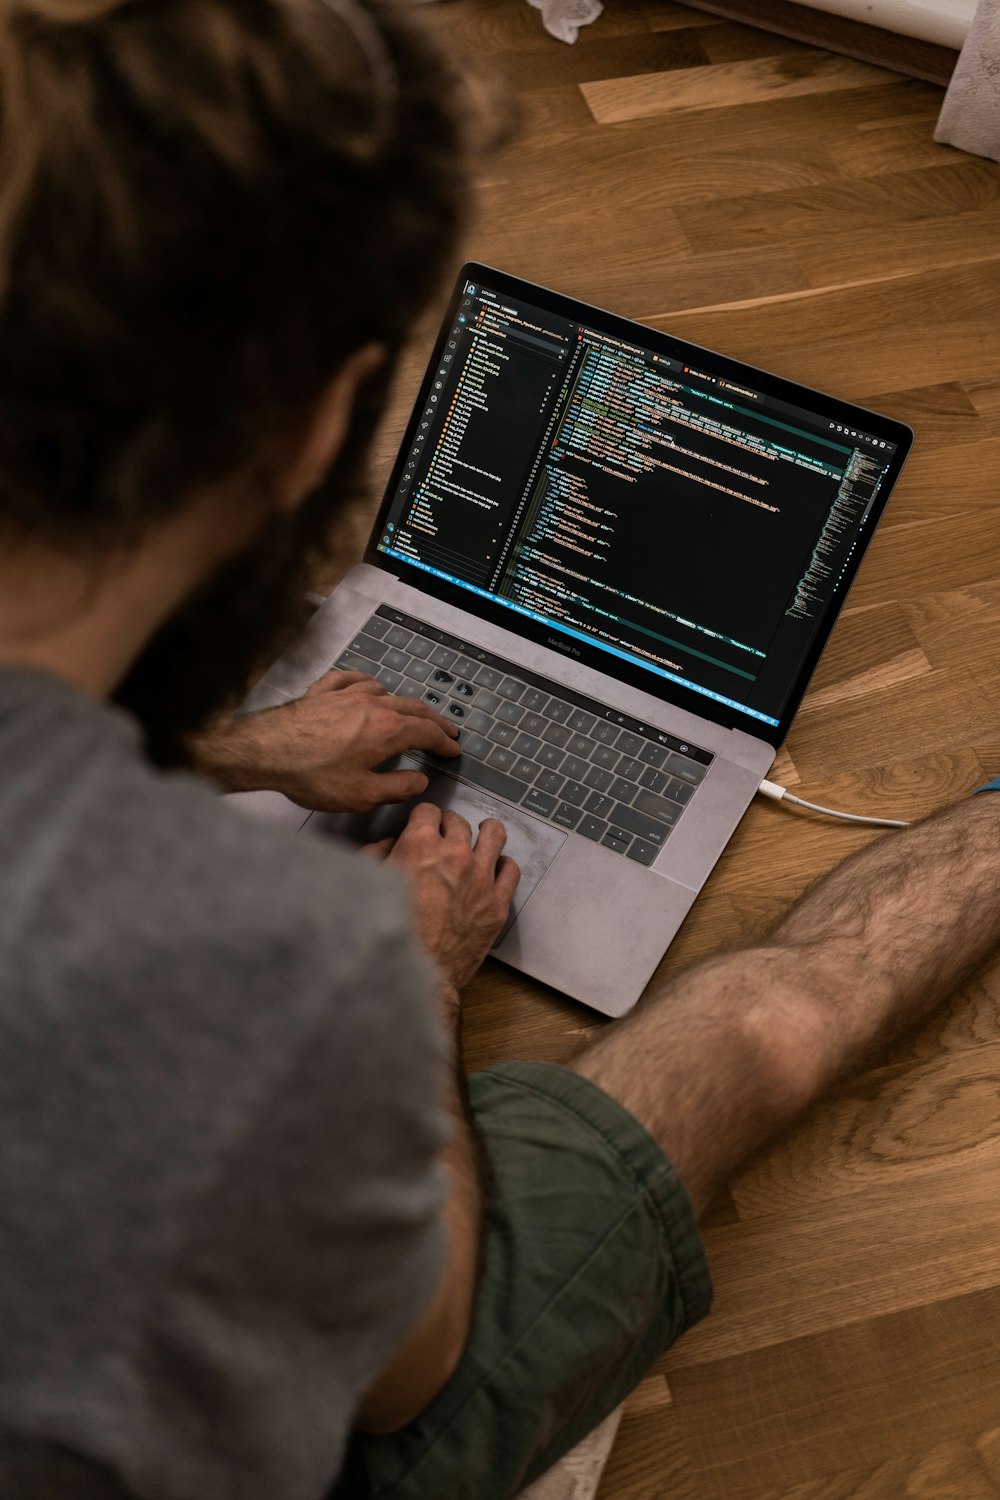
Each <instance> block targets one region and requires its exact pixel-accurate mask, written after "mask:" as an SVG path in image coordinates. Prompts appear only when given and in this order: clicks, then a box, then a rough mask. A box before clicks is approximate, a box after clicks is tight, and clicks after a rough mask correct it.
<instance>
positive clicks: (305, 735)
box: [192, 672, 461, 812]
mask: <svg viewBox="0 0 1000 1500" xmlns="http://www.w3.org/2000/svg"><path fill="white" fill-rule="evenodd" d="M457 735H458V729H457V727H456V726H455V725H454V724H449V723H448V722H447V721H446V720H445V719H443V718H442V717H441V715H440V714H437V713H435V712H434V710H433V709H432V708H431V707H430V705H429V704H427V703H421V702H419V701H418V700H416V699H413V698H393V697H390V695H389V694H388V693H387V692H386V690H385V688H384V687H383V686H382V684H381V683H380V682H376V681H375V679H374V678H373V677H366V676H365V675H364V674H363V673H361V672H327V673H326V675H325V676H323V677H321V678H320V679H319V681H318V682H314V683H313V685H312V687H311V688H310V689H309V691H308V692H307V693H305V695H304V696H303V697H301V698H298V699H296V700H295V702H294V703H288V704H283V705H282V706H281V707H280V708H266V709H264V710H263V711H262V712H261V713H255V714H245V715H242V716H240V717H238V718H227V719H224V720H221V721H220V722H218V723H217V724H215V725H214V726H213V727H212V728H211V729H210V730H208V731H207V732H206V733H205V734H203V735H201V736H199V737H198V739H196V740H195V741H194V742H193V744H192V751H193V754H194V758H195V764H196V765H197V766H198V768H199V769H200V770H202V771H204V772H205V773H206V774H207V775H209V776H212V777H213V778H214V779H215V780H216V781H219V782H221V783H222V785H224V786H225V788H226V790H227V791H231V792H251V791H261V790H267V791H274V792H283V793H284V794H285V796H286V797H289V798H291V800H292V801H293V802H297V803H298V804H299V806H300V807H307V808H310V809H312V808H315V809H317V810H318V811H320V812H369V811H370V810H371V809H372V808H373V807H380V806H381V805H382V803H384V802H403V801H405V800H406V798H407V797H419V796H420V795H421V793H422V792H424V791H426V790H427V777H426V776H425V775H424V774H423V772H421V771H377V770H376V769H375V767H376V766H379V765H381V764H382V763H383V762H384V761H387V760H393V759H395V757H396V756H398V755H402V754H403V753H404V752H405V751H407V750H427V751H430V752H431V753H433V754H434V755H449V756H457V755H459V754H461V751H460V749H459V747H458V745H457V744H456V743H455V741H456V738H457Z"/></svg>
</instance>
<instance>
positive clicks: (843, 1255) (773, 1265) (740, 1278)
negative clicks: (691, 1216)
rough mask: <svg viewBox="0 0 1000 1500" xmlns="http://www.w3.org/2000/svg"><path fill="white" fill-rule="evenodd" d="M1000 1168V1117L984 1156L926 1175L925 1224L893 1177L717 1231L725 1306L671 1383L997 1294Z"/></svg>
mask: <svg viewBox="0 0 1000 1500" xmlns="http://www.w3.org/2000/svg"><path fill="white" fill-rule="evenodd" d="M966 1056H968V1054H966ZM919 1076H920V1075H919V1073H917V1075H916V1077H914V1080H913V1086H914V1088H915V1089H916V1087H917V1086H918V1084H917V1080H918V1078H919ZM987 1123H988V1122H987ZM998 1169H1000V1122H998V1137H997V1138H996V1139H994V1141H993V1143H992V1151H991V1152H990V1153H989V1154H985V1153H984V1155H983V1157H982V1159H981V1160H978V1161H976V1162H975V1163H971V1164H970V1165H969V1167H968V1168H967V1169H966V1170H964V1171H962V1172H961V1174H958V1173H955V1172H953V1171H950V1170H948V1169H946V1168H943V1167H939V1168H938V1170H936V1171H929V1172H928V1173H927V1174H926V1175H925V1177H924V1178H923V1180H922V1197H923V1212H922V1213H921V1214H920V1216H919V1219H915V1218H914V1217H913V1216H912V1206H913V1200H914V1188H913V1183H912V1181H911V1180H910V1179H909V1178H908V1177H906V1176H904V1175H902V1174H900V1173H899V1172H894V1173H892V1175H891V1176H890V1177H889V1178H888V1179H887V1180H883V1181H882V1182H880V1183H879V1184H878V1186H875V1187H868V1188H865V1187H860V1188H859V1189H857V1190H856V1191H854V1192H852V1193H851V1194H850V1195H849V1196H845V1197H844V1198H842V1199H840V1200H838V1201H837V1202H835V1203H829V1202H826V1201H824V1203H823V1204H822V1205H821V1207H820V1208H819V1209H818V1208H817V1207H815V1206H809V1207H807V1208H803V1209H798V1210H797V1209H795V1208H791V1207H785V1206H783V1207H782V1208H781V1209H780V1210H778V1211H776V1212H771V1213H769V1214H767V1215H766V1216H765V1217H762V1218H753V1217H750V1218H742V1219H741V1220H740V1221H739V1223H737V1224H734V1225H719V1226H718V1227H715V1228H712V1229H710V1230H707V1231H706V1233H705V1244H706V1249H707V1251H708V1257H709V1264H710V1265H711V1267H712V1275H713V1278H714V1280H715V1283H716V1286H717V1292H716V1300H715V1305H714V1307H713V1310H712V1315H711V1317H709V1318H708V1319H706V1321H705V1322H703V1323H700V1324H699V1325H698V1327H697V1328H695V1329H693V1330H692V1331H691V1333H689V1334H688V1335H687V1336H686V1337H685V1338H684V1339H682V1340H681V1341H680V1342H679V1343H678V1344H677V1345H676V1347H675V1348H674V1349H673V1350H672V1351H671V1354H670V1358H669V1361H668V1363H669V1367H670V1372H671V1378H672V1379H673V1378H675V1377H676V1373H677V1371H678V1370H683V1369H687V1368H689V1367H690V1366H692V1365H705V1364H710V1363H712V1362H713V1361H715V1360H720V1359H726V1358H729V1357H730V1356H732V1355H736V1354H747V1353H749V1352H750V1351H752V1350H757V1349H765V1348H768V1347H770V1346H771V1345H774V1344H781V1343H785V1342H788V1341H789V1340H792V1339H797V1338H803V1337H805V1336H806V1335H809V1334H818V1333H823V1332H824V1331H825V1330H828V1329H833V1328H844V1327H847V1326H848V1325H849V1324H852V1323H863V1322H865V1321H866V1320H868V1319H871V1318H878V1317H882V1316H884V1315H885V1313H887V1312H901V1311H903V1310H904V1309H906V1308H916V1307H926V1306H928V1305H929V1304H932V1303H934V1302H937V1301H938V1300H939V1298H940V1296H941V1290H942V1287H943V1286H944V1285H947V1288H948V1293H949V1295H950V1296H962V1295H964V1294H965V1293H967V1292H977V1291H985V1290H989V1288H990V1287H993V1286H995V1285H996V1282H997V1280H998V1278H1000V1193H998V1192H997V1172H998ZM859 1175H860V1174H859Z"/></svg>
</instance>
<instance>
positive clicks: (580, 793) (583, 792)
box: [561, 781, 590, 807]
mask: <svg viewBox="0 0 1000 1500" xmlns="http://www.w3.org/2000/svg"><path fill="white" fill-rule="evenodd" d="M561 796H562V799H563V801H564V802H572V804H573V806H574V807H582V806H583V804H584V803H585V802H586V800H587V798H588V797H589V796H590V787H589V786H584V784H583V782H582V781H567V783H566V785H565V786H564V787H563V789H562V793H561Z"/></svg>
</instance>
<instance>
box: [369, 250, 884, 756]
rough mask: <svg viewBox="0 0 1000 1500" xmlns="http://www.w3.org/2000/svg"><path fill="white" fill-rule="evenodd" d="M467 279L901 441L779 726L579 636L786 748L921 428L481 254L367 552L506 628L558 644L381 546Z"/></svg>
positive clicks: (544, 629)
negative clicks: (513, 271)
mask: <svg viewBox="0 0 1000 1500" xmlns="http://www.w3.org/2000/svg"><path fill="white" fill-rule="evenodd" d="M468 281H473V282H476V283H479V284H485V285H487V286H489V287H490V288H491V289H494V290H496V291H497V292H498V293H500V294H502V295H507V296H510V297H513V298H518V297H521V298H523V299H524V300H525V301H526V302H528V303H530V304H532V305H533V306H535V307H538V308H539V309H541V311H543V312H550V313H553V314H555V315H556V316H559V317H564V318H569V319H571V320H572V321H574V322H577V323H584V324H590V325H591V326H593V327H594V328H596V329H597V330H598V331H599V332H601V333H607V334H609V335H611V336H612V337H613V338H619V339H623V340H625V341H626V342H631V343H634V344H640V345H642V346H643V347H645V348H648V349H649V350H651V351H652V352H653V353H660V354H665V355H669V356H672V357H673V358H675V359H678V358H679V359H683V360H684V361H685V362H687V363H690V364H693V365H695V366H697V365H699V363H705V362H706V361H708V362H709V365H708V367H709V369H710V370H711V371H712V372H713V373H718V374H719V375H720V376H722V377H723V378H724V379H727V380H732V381H734V382H735V383H737V384H744V385H746V384H752V385H753V387H754V389H756V390H759V391H760V392H761V393H762V394H763V395H765V396H770V397H773V398H775V399H777V400H779V401H785V402H788V403H790V404H792V405H795V406H799V407H803V408H805V409H806V410H809V411H812V412H815V414H816V416H817V417H820V418H822V419H823V420H829V421H831V422H835V423H839V424H840V425H842V426H844V427H850V428H855V429H860V430H862V431H864V432H866V433H869V434H871V435H872V436H873V437H876V438H880V439H884V440H885V441H887V442H891V443H893V444H894V445H895V453H894V454H893V456H892V459H891V462H890V467H889V469H888V472H887V474H886V477H885V479H884V480H883V483H882V487H881V490H880V492H879V494H878V496H877V497H876V499H875V502H874V503H873V506H872V509H871V512H870V514H869V518H868V522H867V524H866V527H865V530H864V532H863V533H862V534H861V535H860V536H859V538H858V541H857V543H856V545H855V547H854V550H853V552H852V554H851V556H850V557H849V559H848V561H847V563H846V565H845V566H844V569H843V571H842V573H841V577H840V580H839V582H838V584H837V587H836V589H835V591H834V594H833V596H832V598H831V600H830V601H829V603H828V604H827V607H826V612H825V614H824V616H823V618H822V620H821V621H820V624H819V627H818V629H817V632H816V635H815V638H814V639H813V641H812V644H811V645H810V647H809V650H808V652H807V654H806V656H805V659H804V660H803V663H802V665H801V667H800V668H799V671H798V673H797V675H796V677H795V680H794V682H793V684H792V689H791V692H790V693H789V696H788V699H787V701H786V703H785V706H784V708H783V710H782V713H781V717H780V720H779V722H778V724H777V725H771V724H768V723H765V722H763V721H761V720H760V719H757V718H754V717H752V716H751V715H750V714H749V713H743V712H741V711H740V710H739V709H734V708H729V707H728V706H727V705H725V704H723V703H717V702H716V701H715V700H714V699H712V698H709V697H706V696H704V695H703V694H702V693H699V692H697V691H696V690H694V689H691V688H685V687H683V686H681V685H680V684H678V683H674V682H671V681H669V680H667V679H664V678H662V677H658V676H656V675H655V674H653V673H652V672H650V671H648V670H647V669H646V668H644V667H642V666H640V665H639V664H638V663H637V664H636V665H635V666H634V667H633V666H632V665H631V663H629V662H627V661H625V660H624V659H623V658H621V657H620V656H615V657H614V658H613V665H612V663H611V662H609V658H608V654H607V652H605V651H602V650H601V648H600V647H599V646H596V645H595V646H590V645H588V644H587V643H586V642H583V641H580V640H578V639H577V638H576V637H575V636H574V642H573V645H574V657H575V659H577V660H579V661H583V662H585V663H586V664H587V665H588V666H591V667H593V668H595V670H597V671H599V672H602V673H603V674H604V675H605V676H607V677H611V678H612V679H614V680H618V681H622V682H627V683H628V684H629V685H630V686H632V687H636V688H639V689H640V690H641V691H643V692H646V693H648V694H650V696H652V697H654V698H657V699H659V700H660V701H661V702H663V703H666V704H671V705H676V706H677V707H679V708H683V709H684V710H685V711H686V712H688V713H693V714H696V715H698V716H700V717H701V718H704V719H709V720H711V721H712V722H713V723H716V724H721V725H723V726H724V727H725V728H727V729H739V730H742V731H743V732H744V733H745V734H748V735H751V736H752V737H753V738H754V739H759V740H763V741H765V742H766V743H768V744H770V745H773V746H774V747H775V748H777V747H778V746H779V745H781V744H782V742H783V741H784V739H785V737H786V735H787V733H788V730H789V727H790V726H791V722H792V720H793V718H794V717H795V714H796V712H797V710H798V707H799V704H800V703H801V701H802V697H803V695H804V693H805V691H806V688H807V687H808V685H809V680H810V678H811V677H812V674H813V672H814V671H815V669H816V665H817V663H818V661H819V658H820V656H821V655H822V653H823V649H824V647H825V646H826V643H827V641H828V640H829V637H830V632H831V631H832V629H833V627H834V625H835V624H836V622H837V620H838V618H839V617H840V613H841V610H842V609H843V607H844V602H845V600H846V598H847V595H848V593H849V592H850V588H851V585H852V583H853V582H854V579H855V578H856V576H857V573H858V569H859V568H860V566H861V564H862V562H863V561H864V557H865V554H866V553H867V550H868V547H869V545H870V543H871V539H872V537H873V536H874V534H875V531H876V530H877V528H878V523H879V521H880V520H881V517H882V514H883V512H884V510H885V507H886V504H887V502H888V499H889V496H890V495H891V493H892V490H893V488H894V487H895V484H896V482H897V480H898V478H899V475H900V473H901V471H902V468H903V465H904V463H905V462H906V459H907V457H908V455H909V452H910V449H911V447H912V444H913V431H912V429H911V428H910V427H908V426H906V424H905V423H903V422H898V421H896V420H895V419H894V418H891V417H886V416H883V415H881V414H880V413H879V412H874V411H871V410H869V409H868V408H867V407H862V406H857V405H855V404H853V403H852V402H848V401H842V400H840V399H839V398H838V397H836V396H831V395H828V394H827V393H825V392H823V391H818V390H816V389H815V388H814V387H812V386H806V385H801V384H799V383H797V382H795V381H792V380H788V379H785V378H784V377H782V376H780V375H774V374H771V373H770V372H769V371H766V370H761V369H760V368H759V367H757V366H755V365H748V364H746V363H744V362H743V361H741V360H737V359H732V358H730V357H729V356H728V355H724V354H719V353H718V352H717V351H716V350H713V349H708V348H706V347H705V346H703V345H699V344H692V343H690V342H689V341H688V340H686V339H681V338H677V337H676V336H674V335H673V334H669V333H661V332H659V330H657V329H655V328H650V327H649V325H648V324H645V323H636V322H634V321H632V320H631V319H629V318H623V317H621V316H619V315H618V314H617V313H610V312H606V311H605V310H604V309H602V308H598V307H594V306H593V305H592V304H590V303H587V302H580V301H578V300H577V299H576V298H574V297H568V296H566V295H564V294H563V293H561V292H554V291H552V290H550V289H549V288H547V287H542V286H539V285H538V284H537V283H535V282H531V281H525V280H523V279H522V278H521V277H518V276H512V275H510V274H509V273H508V272H506V271H500V270H497V269H496V268H495V267H493V266H487V265H484V264H481V263H480V262H478V261H468V262H466V264H465V265H463V266H462V268H461V270H460V271H459V273H458V276H457V278H456V281H455V286H454V290H453V292H452V294H451V296H450V298H449V301H448V307H447V310H446V312H445V315H444V318H443V320H442V324H441V329H440V332H439V334H438V337H437V339H436V341H435V344H434V349H433V351H432V353H431V356H430V359H429V361H428V364H427V369H426V371H425V373H424V376H423V379H422V381H421V383H420V390H419V392H418V395H417V397H416V400H415V402H414V405H413V410H412V412H411V414H410V418H409V421H408V423H407V427H406V431H405V433H404V435H403V438H402V441H401V443H400V445H399V450H398V452H397V455H396V459H395V462H394V463H393V467H392V472H391V474H390V476H389V480H388V483H387V485H386V489H385V495H384V497H383V500H382V503H381V505H380V507H379V511H378V515H377V516H376V519H375V524H374V526H373V527H372V531H371V534H370V536H369V538H368V544H367V547H366V550H365V555H364V561H365V562H366V563H368V564H370V565H371V566H372V567H376V568H380V569H382V570H383V571H385V572H389V573H392V574H393V575H394V576H395V577H398V578H402V579H403V580H404V581H406V582H412V583H413V584H414V586H416V587H418V588H419V590H420V591H421V593H425V594H428V595H430V596H431V597H432V598H436V599H441V600H443V601H444V602H445V603H447V604H452V605H455V606H456V607H457V608H459V609H462V610H464V611H465V612H466V613H467V614H469V615H471V616H473V617H476V618H481V619H483V620H488V621H490V623H492V624H495V625H500V626H502V627H503V628H504V629H505V630H509V631H511V632H512V633H513V634H515V635H519V636H523V637H524V639H525V640H529V641H533V642H535V643H536V644H538V645H543V646H545V645H548V644H549V639H550V637H551V627H550V626H546V625H544V624H541V623H540V622H538V621H535V620H532V619H530V618H528V616H526V615H522V614H520V613H519V612H517V611H516V610H512V609H509V608H507V607H506V606H504V605H503V604H499V603H497V604H492V603H491V602H490V601H489V600H488V599H483V598H482V597H481V596H480V595H479V594H478V593H472V592H471V591H469V590H466V589H463V588H461V587H460V586H458V585H455V584H451V583H448V582H446V581H445V580H443V579H439V578H436V577H434V576H433V575H432V574H430V573H427V572H425V571H424V570H423V569H420V568H417V567H413V568H411V567H410V566H409V565H408V564H407V563H406V562H404V561H403V560H402V559H400V558H399V557H388V556H386V555H385V554H384V553H382V552H380V551H379V549H378V541H379V538H380V537H381V536H382V532H383V528H384V525H385V523H386V519H387V516H388V513H389V510H390V508H391V506H392V502H393V500H394V499H395V496H396V492H397V489H398V487H399V483H400V480H401V478H402V474H403V469H404V465H405V462H406V457H407V454H408V453H409V452H410V449H411V447H412V445H413V441H414V438H415V436H416V433H417V429H418V425H419V421H420V414H421V412H422V411H423V410H424V408H425V406H426V402H427V398H428V395H429V393H430V391H431V388H432V384H433V381H434V377H435V372H436V370H437V369H438V367H439V365H440V361H441V356H442V353H443V351H444V348H445V346H446V344H447V340H448V336H449V334H450V332H451V329H452V327H453V325H454V322H455V318H456V316H457V313H458V305H459V302H460V300H461V297H462V294H463V290H464V287H465V285H466V283H467V282H468Z"/></svg>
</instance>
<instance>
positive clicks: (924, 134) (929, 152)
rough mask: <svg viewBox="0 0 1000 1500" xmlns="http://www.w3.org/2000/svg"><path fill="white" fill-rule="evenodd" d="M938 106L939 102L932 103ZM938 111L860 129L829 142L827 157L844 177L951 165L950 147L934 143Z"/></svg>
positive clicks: (954, 157)
mask: <svg viewBox="0 0 1000 1500" xmlns="http://www.w3.org/2000/svg"><path fill="white" fill-rule="evenodd" d="M935 104H940V100H935ZM937 116H938V110H937V109H932V110H929V111H928V112H927V114H925V115H916V116H914V118H913V119H912V120H906V121H904V122H903V123H902V124H900V123H896V122H893V123H892V124H888V125H883V124H881V123H878V122H876V123H875V125H874V126H871V125H869V126H859V127H858V128H856V129H854V130H852V131H851V132H850V133H847V134H844V135H842V136H840V137H838V138H837V139H836V140H834V141H831V143H830V156H831V158H832V160H833V162H834V163H835V165H836V166H837V168H838V170H839V171H840V173H841V175H843V176H847V177H877V176H879V175H880V174H881V173H883V172H905V171H912V170H913V169H915V168H917V167H938V166H941V165H942V163H944V162H954V161H955V160H956V156H955V152H954V151H953V150H952V148H951V147H950V146H939V145H938V144H937V142H936V141H935V140H934V127H935V125H936V124H937Z"/></svg>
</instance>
